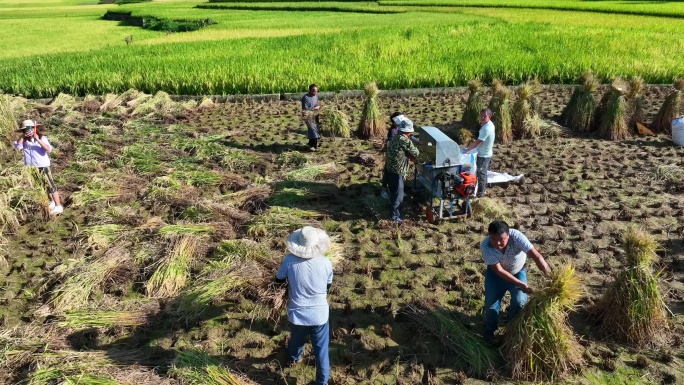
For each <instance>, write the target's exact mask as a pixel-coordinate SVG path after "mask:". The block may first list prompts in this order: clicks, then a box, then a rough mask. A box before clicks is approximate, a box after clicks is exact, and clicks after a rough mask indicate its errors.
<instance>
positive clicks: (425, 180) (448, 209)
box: [413, 127, 477, 222]
mask: <svg viewBox="0 0 684 385" xmlns="http://www.w3.org/2000/svg"><path fill="white" fill-rule="evenodd" d="M418 134H419V139H420V142H421V143H422V144H423V145H422V146H421V147H420V155H419V157H418V159H417V160H416V169H415V172H414V179H413V189H414V190H415V191H417V192H418V191H422V190H425V191H427V193H428V194H429V198H428V204H427V207H426V209H425V216H426V218H427V220H428V222H437V221H439V220H446V219H454V218H459V217H463V216H468V217H469V216H470V215H471V213H472V209H471V207H470V198H471V197H472V196H474V195H475V192H476V190H477V179H476V177H475V171H476V170H475V167H476V164H475V159H476V158H475V155H474V154H462V152H461V148H460V147H459V145H458V144H457V143H456V142H454V141H453V140H452V139H451V138H449V137H448V136H447V135H446V134H444V133H443V132H442V131H440V130H439V129H438V128H436V127H420V128H419V129H418ZM436 202H437V205H435V203H436Z"/></svg>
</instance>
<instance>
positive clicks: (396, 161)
mask: <svg viewBox="0 0 684 385" xmlns="http://www.w3.org/2000/svg"><path fill="white" fill-rule="evenodd" d="M398 130H399V135H396V136H394V137H393V138H392V139H391V140H390V142H389V144H388V145H387V164H386V165H385V169H386V170H387V184H388V185H389V190H390V203H391V204H392V211H391V212H390V219H391V220H392V221H394V222H401V221H402V220H403V218H402V217H401V216H400V212H401V204H402V202H403V201H404V179H405V178H406V177H407V176H408V173H409V159H412V158H413V159H415V157H417V156H418V153H419V152H418V149H417V148H416V146H414V145H413V143H412V142H411V140H410V139H409V136H411V133H412V132H413V122H411V121H410V120H409V119H408V118H406V117H404V118H403V119H402V120H401V121H400V122H399V123H398Z"/></svg>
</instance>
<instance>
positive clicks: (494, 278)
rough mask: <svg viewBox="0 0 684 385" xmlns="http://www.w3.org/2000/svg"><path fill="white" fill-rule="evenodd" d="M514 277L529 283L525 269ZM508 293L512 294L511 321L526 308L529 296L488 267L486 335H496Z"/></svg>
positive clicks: (486, 281) (486, 279)
mask: <svg viewBox="0 0 684 385" xmlns="http://www.w3.org/2000/svg"><path fill="white" fill-rule="evenodd" d="M513 276H514V277H515V278H517V279H519V280H520V281H522V282H524V283H527V272H526V271H525V268H523V269H522V270H520V271H519V272H518V273H517V274H514V275H513ZM507 291H508V292H510V293H511V306H509V308H508V319H509V320H510V319H513V317H515V316H516V314H518V312H519V311H520V309H522V307H523V306H525V303H526V302H527V294H525V293H524V292H523V291H522V290H520V289H518V288H517V287H516V286H515V285H514V284H512V283H510V282H508V281H506V280H504V279H503V278H501V277H499V276H498V275H496V273H495V272H494V270H492V269H491V268H490V267H487V272H486V273H485V307H484V308H485V322H486V325H485V334H490V335H491V334H494V332H495V331H496V329H497V328H498V327H499V310H500V309H501V300H503V297H504V296H505V295H506V292H507Z"/></svg>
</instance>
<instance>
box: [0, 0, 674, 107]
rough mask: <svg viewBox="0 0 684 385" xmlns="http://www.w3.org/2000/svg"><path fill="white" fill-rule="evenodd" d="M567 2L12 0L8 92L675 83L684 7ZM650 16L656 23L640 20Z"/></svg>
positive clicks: (0, 55) (0, 66)
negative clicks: (149, 19) (137, 20)
mask: <svg viewBox="0 0 684 385" xmlns="http://www.w3.org/2000/svg"><path fill="white" fill-rule="evenodd" d="M528 3H533V5H539V4H540V3H541V2H528ZM566 3H567V4H570V5H568V6H567V7H566V8H567V9H565V10H550V9H515V8H497V7H499V6H506V5H507V4H508V3H506V2H501V4H499V3H497V2H491V3H489V2H485V4H484V5H486V7H479V6H476V5H478V4H476V3H473V5H472V6H471V7H464V6H463V5H469V4H470V3H467V2H453V3H449V2H446V3H444V4H445V6H444V7H427V6H425V7H424V6H422V5H421V6H418V5H410V6H408V5H403V3H401V5H396V4H393V5H388V4H385V3H382V2H380V3H374V2H370V3H368V2H363V3H358V2H315V3H313V2H273V3H257V2H247V3H233V2H221V3H202V2H198V1H189V0H178V1H165V2H148V3H140V4H128V5H122V6H117V5H93V4H88V5H83V4H82V3H80V2H76V1H75V0H64V1H62V2H58V3H50V5H44V4H41V3H30V2H29V3H19V4H14V5H13V4H7V3H5V4H3V5H2V6H0V31H1V32H2V33H3V35H5V36H11V38H9V39H3V40H2V42H0V90H1V91H3V92H6V93H15V94H22V95H25V96H31V97H47V96H55V95H56V94H57V93H59V92H68V93H71V94H79V95H85V94H88V93H94V94H103V93H105V92H123V91H125V90H127V89H129V88H136V89H140V90H143V91H146V92H148V93H154V92H156V91H158V90H164V91H167V92H169V93H172V94H235V93H243V94H244V93H247V94H249V93H280V92H296V91H299V90H301V89H302V88H303V87H305V85H307V84H309V83H312V82H316V83H318V84H319V85H320V86H321V90H324V91H325V90H328V91H335V90H342V89H360V88H362V86H363V84H365V83H367V82H370V81H376V82H377V83H378V86H379V87H380V88H381V89H391V88H415V87H446V86H460V85H465V84H466V83H467V82H468V81H469V80H471V79H472V78H475V77H480V78H482V80H483V81H485V82H486V83H489V82H491V81H492V80H493V79H495V78H499V79H502V80H503V81H504V82H509V83H513V84H518V83H520V82H521V81H524V80H527V79H529V78H532V77H537V78H538V79H539V80H541V81H542V82H544V83H574V82H575V81H576V79H577V78H578V77H579V75H580V74H581V73H583V72H585V71H587V70H593V72H594V73H596V74H597V76H598V77H599V78H600V79H601V80H603V81H608V80H609V79H611V78H612V77H613V76H615V75H621V76H623V77H628V76H630V75H639V76H642V77H643V78H644V80H645V81H646V82H648V83H671V82H672V80H673V79H674V78H675V77H676V76H678V75H680V74H681V73H684V63H682V61H681V60H678V58H677V55H675V54H673V53H674V52H678V50H679V49H681V41H680V39H679V36H681V35H684V27H683V26H682V24H681V22H679V20H678V19H677V17H680V13H681V5H680V3H659V4H651V3H648V4H646V3H642V2H637V4H624V7H622V8H620V7H619V4H618V3H617V2H607V1H606V2H591V3H590V4H592V5H595V6H596V7H598V8H601V7H603V8H605V10H600V9H598V11H600V12H582V11H575V8H573V7H576V9H581V8H582V7H584V6H585V5H586V4H588V3H586V2H581V1H577V2H575V1H564V2H563V4H566ZM411 4H412V3H411ZM425 4H431V3H425ZM521 4H527V3H521ZM452 5H458V6H452ZM197 6H203V7H205V6H206V7H208V6H212V7H233V8H239V10H238V9H200V8H196V7H197ZM492 7H493V8H492ZM564 7H565V5H564ZM328 8H329V10H326V9H328ZM535 8H536V7H535ZM547 8H548V7H547ZM110 9H112V10H117V11H130V12H132V14H133V15H134V16H136V15H137V16H154V17H157V18H165V19H171V20H173V19H194V20H198V19H206V18H210V19H212V20H214V21H215V22H216V24H214V25H210V26H208V27H205V28H203V29H201V30H198V31H194V32H187V33H171V34H168V33H165V32H162V31H150V30H146V29H142V28H138V27H132V26H125V25H120V23H119V22H115V21H105V20H100V19H99V17H100V16H101V15H103V14H104V13H105V12H106V11H107V10H110ZM251 9H253V10H251ZM644 9H658V10H659V12H660V13H659V14H658V16H653V15H652V14H653V12H651V14H648V12H646V11H643V10H644ZM621 10H624V12H622V11H621ZM604 11H605V12H608V11H610V12H618V11H620V12H619V13H614V14H607V13H604ZM632 11H634V12H632ZM642 11H643V12H642ZM365 12H380V13H365ZM382 12H386V13H382ZM639 12H641V14H648V15H632V14H629V13H639ZM654 12H655V11H654ZM65 16H66V17H65ZM131 35H132V36H133V42H132V44H130V45H127V44H126V43H125V42H124V38H125V37H126V36H131ZM656 42H657V43H656Z"/></svg>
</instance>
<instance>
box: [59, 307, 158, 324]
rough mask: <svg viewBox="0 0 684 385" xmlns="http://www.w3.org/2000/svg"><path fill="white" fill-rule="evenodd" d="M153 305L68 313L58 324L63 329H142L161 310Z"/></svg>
mask: <svg viewBox="0 0 684 385" xmlns="http://www.w3.org/2000/svg"><path fill="white" fill-rule="evenodd" d="M155 305H156V304H151V306H150V305H148V306H142V307H141V308H140V309H139V310H132V311H98V310H79V311H70V312H66V313H65V314H64V316H63V317H62V320H61V321H59V322H58V325H59V326H61V327H70V328H79V329H83V328H94V327H140V326H144V325H147V324H148V323H149V322H150V320H151V319H152V318H153V317H154V315H155V313H156V312H157V311H158V310H159V306H158V305H156V306H155Z"/></svg>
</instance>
